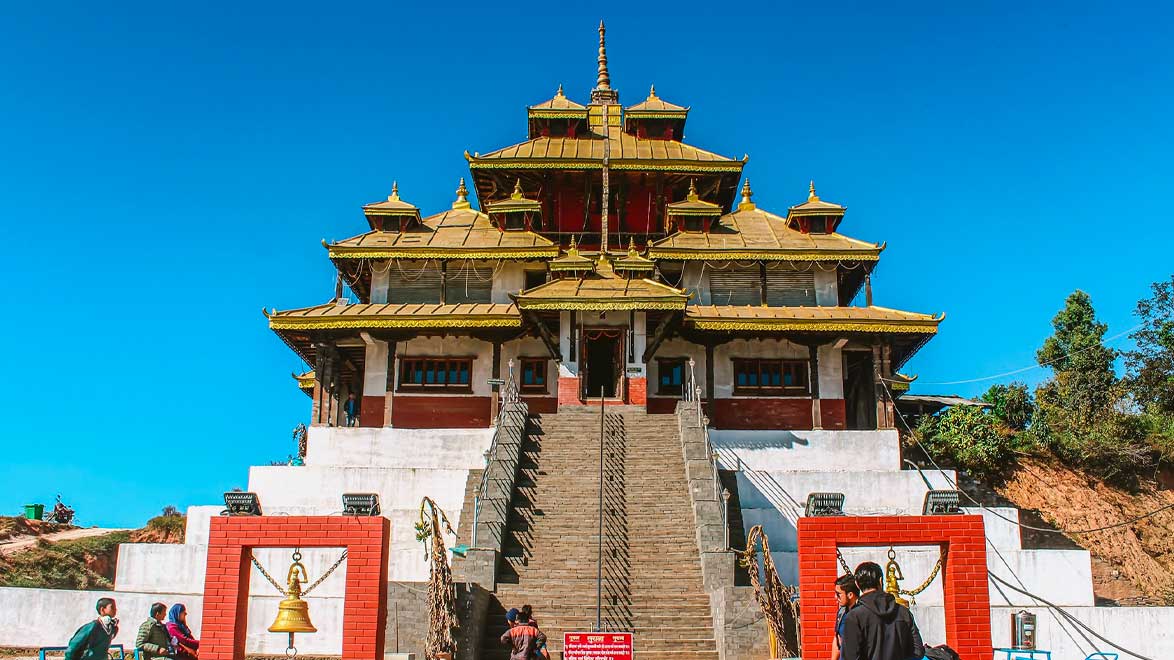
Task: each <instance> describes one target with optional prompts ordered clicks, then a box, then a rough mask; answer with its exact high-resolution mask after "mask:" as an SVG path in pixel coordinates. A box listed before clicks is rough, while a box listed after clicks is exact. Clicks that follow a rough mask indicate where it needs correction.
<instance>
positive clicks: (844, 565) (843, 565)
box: [836, 548, 852, 575]
mask: <svg viewBox="0 0 1174 660" xmlns="http://www.w3.org/2000/svg"><path fill="white" fill-rule="evenodd" d="M836 559H839V560H840V568H842V569H844V574H845V575H851V574H852V569H850V568H848V562H846V561H844V555H842V554H840V549H839V548H836Z"/></svg>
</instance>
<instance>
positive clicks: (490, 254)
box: [330, 245, 558, 259]
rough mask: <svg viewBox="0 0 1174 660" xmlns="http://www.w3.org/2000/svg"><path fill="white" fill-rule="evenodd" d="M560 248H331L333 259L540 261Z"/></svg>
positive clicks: (554, 253)
mask: <svg viewBox="0 0 1174 660" xmlns="http://www.w3.org/2000/svg"><path fill="white" fill-rule="evenodd" d="M557 256H558V246H557V245H552V246H550V247H545V248H496V249H488V250H460V249H446V248H364V247H340V246H333V247H331V248H330V258H331V259H539V258H545V257H557Z"/></svg>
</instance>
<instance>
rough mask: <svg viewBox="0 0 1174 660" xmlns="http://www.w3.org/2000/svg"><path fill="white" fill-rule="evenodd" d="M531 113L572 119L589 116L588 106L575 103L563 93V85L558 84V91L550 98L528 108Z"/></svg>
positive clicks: (536, 115)
mask: <svg viewBox="0 0 1174 660" xmlns="http://www.w3.org/2000/svg"><path fill="white" fill-rule="evenodd" d="M528 110H529V114H530V116H532V117H551V118H560V117H567V118H571V119H579V118H586V117H587V106H585V105H582V104H579V103H575V102H574V101H572V100H571V99H569V98H567V97H566V96H565V95H564V94H563V86H562V85H559V86H558V91H557V92H556V93H555V95H554V97H553V98H551V99H550V100H547V101H543V102H542V103H538V104H535V105H532V106H530V107H529V108H528Z"/></svg>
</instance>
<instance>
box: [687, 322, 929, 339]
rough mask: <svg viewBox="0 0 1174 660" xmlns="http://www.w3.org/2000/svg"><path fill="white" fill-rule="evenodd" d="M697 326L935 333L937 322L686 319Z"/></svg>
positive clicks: (701, 327) (718, 329)
mask: <svg viewBox="0 0 1174 660" xmlns="http://www.w3.org/2000/svg"><path fill="white" fill-rule="evenodd" d="M686 321H687V322H688V323H689V325H690V326H691V327H693V328H696V329H697V330H716V331H723V330H725V331H729V330H778V331H786V330H815V331H819V332H894V333H904V334H919V335H926V334H936V333H937V331H938V329H937V323H936V322H932V323H933V324H932V325H929V323H931V322H929V321H927V322H926V325H919V324H910V323H899V322H885V321H821V320H818V319H812V320H804V321H795V320H788V321H771V320H766V319H746V320H721V321H700V320H690V319H686Z"/></svg>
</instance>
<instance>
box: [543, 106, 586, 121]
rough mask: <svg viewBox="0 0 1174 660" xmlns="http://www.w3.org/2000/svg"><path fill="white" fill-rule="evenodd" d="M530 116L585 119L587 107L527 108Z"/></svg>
mask: <svg viewBox="0 0 1174 660" xmlns="http://www.w3.org/2000/svg"><path fill="white" fill-rule="evenodd" d="M529 114H530V116H531V117H541V118H542V119H586V118H587V109H586V108H584V109H582V110H535V109H533V108H531V109H530V110H529Z"/></svg>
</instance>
